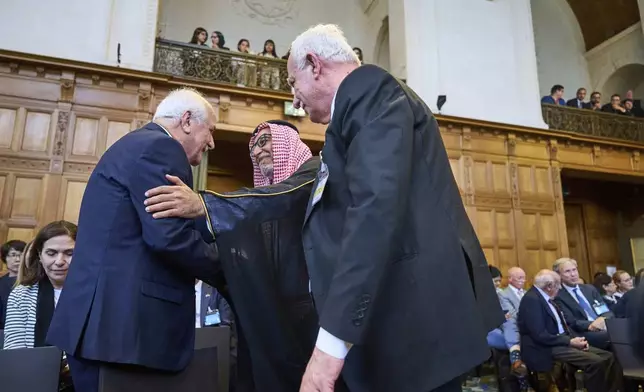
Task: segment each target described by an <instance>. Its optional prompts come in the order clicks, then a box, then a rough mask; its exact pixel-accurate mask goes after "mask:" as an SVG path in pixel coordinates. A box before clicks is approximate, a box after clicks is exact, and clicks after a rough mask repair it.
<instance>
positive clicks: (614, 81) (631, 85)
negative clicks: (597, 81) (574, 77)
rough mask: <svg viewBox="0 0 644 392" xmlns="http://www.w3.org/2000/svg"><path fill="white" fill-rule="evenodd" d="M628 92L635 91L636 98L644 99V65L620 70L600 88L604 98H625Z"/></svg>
mask: <svg viewBox="0 0 644 392" xmlns="http://www.w3.org/2000/svg"><path fill="white" fill-rule="evenodd" d="M628 90H633V97H635V98H639V99H642V98H643V97H644V64H628V65H625V66H623V67H621V68H618V69H617V70H616V71H615V72H613V74H612V75H611V76H609V77H608V79H606V82H605V83H604V84H603V86H601V88H600V92H601V93H602V95H603V96H604V97H610V96H611V95H612V94H619V95H621V96H624V94H625V93H626V92H627V91H628Z"/></svg>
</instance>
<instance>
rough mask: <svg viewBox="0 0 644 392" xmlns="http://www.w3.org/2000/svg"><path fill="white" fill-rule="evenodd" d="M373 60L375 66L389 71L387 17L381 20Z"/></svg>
mask: <svg viewBox="0 0 644 392" xmlns="http://www.w3.org/2000/svg"><path fill="white" fill-rule="evenodd" d="M373 58H374V61H375V63H376V65H378V66H380V67H381V68H384V69H386V70H387V71H390V70H391V64H390V62H389V59H390V57H389V16H385V18H384V19H383V20H382V26H380V31H378V38H377V39H376V48H375V50H374V56H373Z"/></svg>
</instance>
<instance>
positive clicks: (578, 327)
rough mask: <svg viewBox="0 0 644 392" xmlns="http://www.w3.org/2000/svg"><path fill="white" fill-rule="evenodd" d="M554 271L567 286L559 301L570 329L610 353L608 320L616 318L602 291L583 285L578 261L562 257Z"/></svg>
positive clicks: (562, 291) (559, 296)
mask: <svg viewBox="0 0 644 392" xmlns="http://www.w3.org/2000/svg"><path fill="white" fill-rule="evenodd" d="M552 269H553V271H554V272H556V273H557V274H559V276H560V278H561V282H562V283H563V290H560V291H559V294H558V295H557V298H556V301H557V304H558V305H559V307H560V308H561V310H562V311H563V313H564V316H565V317H566V321H567V322H568V326H570V328H571V329H572V330H573V331H575V332H577V333H578V334H580V335H581V336H583V337H584V338H586V340H588V343H590V345H591V346H593V347H597V348H601V349H603V350H607V349H608V348H609V345H610V341H609V339H608V331H606V322H605V320H606V319H607V318H611V317H614V315H613V313H612V312H611V311H610V310H609V309H608V305H606V302H604V299H603V298H602V296H601V294H599V291H597V289H596V288H595V286H593V285H590V284H581V282H580V281H579V271H578V270H577V261H575V260H574V259H571V258H568V257H562V258H560V259H558V260H556V261H555V263H554V265H553V266H552Z"/></svg>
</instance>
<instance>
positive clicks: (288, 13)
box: [230, 0, 297, 25]
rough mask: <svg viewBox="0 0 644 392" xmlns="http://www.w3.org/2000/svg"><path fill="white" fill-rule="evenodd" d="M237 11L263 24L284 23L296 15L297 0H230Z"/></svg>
mask: <svg viewBox="0 0 644 392" xmlns="http://www.w3.org/2000/svg"><path fill="white" fill-rule="evenodd" d="M230 3H231V5H232V6H233V7H235V9H236V10H237V12H239V13H240V14H241V15H243V16H247V17H249V18H251V19H255V20H257V21H258V22H260V23H262V24H265V25H285V24H287V23H290V22H291V21H293V19H295V18H296V17H297V0H230Z"/></svg>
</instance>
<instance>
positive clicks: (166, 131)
mask: <svg viewBox="0 0 644 392" xmlns="http://www.w3.org/2000/svg"><path fill="white" fill-rule="evenodd" d="M155 124H156V125H158V126H160V127H161V129H163V132H165V133H166V134H167V135H168V136H170V137H171V138H173V139H174V137H172V135H171V134H170V132H168V130H167V129H165V127H164V126H163V125H161V124H159V123H157V122H155Z"/></svg>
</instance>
